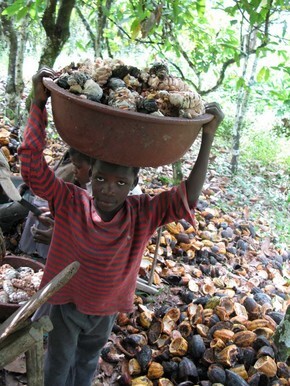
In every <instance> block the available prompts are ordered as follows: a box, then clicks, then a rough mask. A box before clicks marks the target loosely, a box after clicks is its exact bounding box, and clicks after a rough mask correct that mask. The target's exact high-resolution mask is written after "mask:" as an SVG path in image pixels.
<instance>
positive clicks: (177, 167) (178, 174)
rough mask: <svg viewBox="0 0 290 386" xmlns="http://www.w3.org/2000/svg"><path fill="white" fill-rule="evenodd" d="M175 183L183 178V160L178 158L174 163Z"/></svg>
mask: <svg viewBox="0 0 290 386" xmlns="http://www.w3.org/2000/svg"><path fill="white" fill-rule="evenodd" d="M172 171H173V181H174V184H179V183H180V182H181V181H182V179H183V173H182V161H181V160H178V161H176V162H174V163H173V164H172Z"/></svg>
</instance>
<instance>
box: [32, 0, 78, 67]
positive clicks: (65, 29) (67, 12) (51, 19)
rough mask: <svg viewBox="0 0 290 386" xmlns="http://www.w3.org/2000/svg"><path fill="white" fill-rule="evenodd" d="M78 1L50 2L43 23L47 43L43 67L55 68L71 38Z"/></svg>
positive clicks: (41, 64)
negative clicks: (59, 56)
mask: <svg viewBox="0 0 290 386" xmlns="http://www.w3.org/2000/svg"><path fill="white" fill-rule="evenodd" d="M75 2H76V0H60V1H59V6H58V1H57V0H50V1H48V5H47V7H46V10H45V11H44V14H43V17H42V20H41V23H42V25H43V28H44V30H45V32H46V42H45V44H44V46H43V47H44V48H43V51H42V54H41V57H40V61H39V68H41V67H42V66H49V67H53V65H54V62H55V60H56V58H57V57H58V55H59V54H60V52H61V50H62V48H63V46H64V44H65V43H66V42H67V40H68V38H69V36H70V28H69V24H70V17H71V13H72V10H73V8H74V6H75Z"/></svg>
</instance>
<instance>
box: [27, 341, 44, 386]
mask: <svg viewBox="0 0 290 386" xmlns="http://www.w3.org/2000/svg"><path fill="white" fill-rule="evenodd" d="M25 358H26V376H27V384H28V385H29V386H44V369H43V367H44V348H43V341H42V340H41V341H38V342H36V343H35V344H34V345H33V346H32V347H31V348H30V349H29V350H28V351H26V353H25Z"/></svg>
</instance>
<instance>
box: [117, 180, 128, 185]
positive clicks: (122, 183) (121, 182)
mask: <svg viewBox="0 0 290 386" xmlns="http://www.w3.org/2000/svg"><path fill="white" fill-rule="evenodd" d="M118 185H120V186H124V185H126V183H125V182H124V181H118Z"/></svg>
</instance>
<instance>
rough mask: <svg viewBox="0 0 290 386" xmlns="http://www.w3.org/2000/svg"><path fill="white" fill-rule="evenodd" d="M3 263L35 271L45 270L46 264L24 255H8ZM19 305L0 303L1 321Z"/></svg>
mask: <svg viewBox="0 0 290 386" xmlns="http://www.w3.org/2000/svg"><path fill="white" fill-rule="evenodd" d="M3 264H10V265H11V266H12V267H13V268H19V267H30V268H32V269H33V270H34V271H35V272H38V271H39V270H40V269H42V270H44V265H43V264H42V263H39V262H38V261H35V260H33V259H30V258H27V257H22V256H14V255H11V256H6V257H5V258H4V260H3ZM19 307H20V305H19V304H13V303H0V322H3V321H4V320H6V319H7V318H8V317H9V316H10V315H12V314H13V313H14V312H15V311H17V310H18V308H19Z"/></svg>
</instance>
